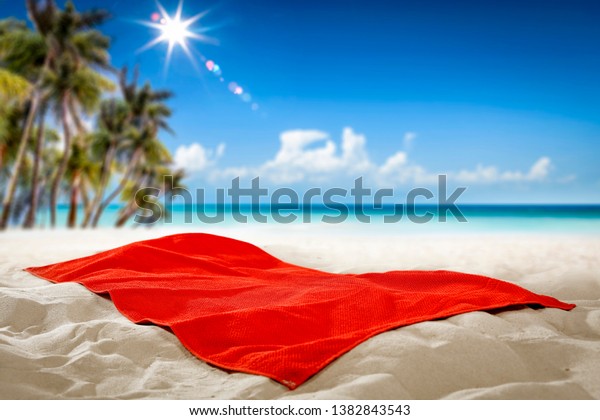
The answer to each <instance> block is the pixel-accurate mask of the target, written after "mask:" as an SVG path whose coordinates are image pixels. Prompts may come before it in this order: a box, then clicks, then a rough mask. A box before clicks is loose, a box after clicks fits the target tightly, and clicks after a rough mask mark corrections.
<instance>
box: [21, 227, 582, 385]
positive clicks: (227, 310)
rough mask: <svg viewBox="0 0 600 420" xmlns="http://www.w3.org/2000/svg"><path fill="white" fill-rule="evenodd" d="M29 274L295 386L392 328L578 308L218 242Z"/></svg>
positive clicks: (113, 254)
mask: <svg viewBox="0 0 600 420" xmlns="http://www.w3.org/2000/svg"><path fill="white" fill-rule="evenodd" d="M26 270H27V271H29V272H30V273H32V274H34V275H36V276H39V277H42V278H44V279H47V280H50V281H52V282H56V283H62V282H77V283H81V284H83V285H84V286H85V287H87V288H88V289H90V290H92V291H93V292H96V293H109V294H110V296H111V298H112V300H113V302H114V304H115V306H116V307H117V309H118V310H119V311H120V312H121V313H123V315H125V316H126V317H127V318H129V319H130V320H132V321H133V322H137V323H141V322H151V323H154V324H157V325H162V326H168V327H170V328H171V329H172V331H173V332H174V333H175V335H176V336H177V337H178V338H179V339H180V340H181V342H182V343H183V345H184V346H185V347H187V348H188V349H189V351H190V352H192V353H193V354H194V355H196V356H197V357H198V358H200V359H202V360H204V361H206V362H208V363H211V364H213V365H216V366H218V367H221V368H225V369H228V370H232V371H239V372H246V373H252V374H259V375H264V376H267V377H269V378H272V379H274V380H276V381H278V382H280V383H282V384H284V385H285V386H287V387H288V388H290V389H294V388H296V387H298V386H299V385H301V384H302V383H303V382H305V381H306V380H307V379H309V378H310V377H311V376H312V375H314V374H315V373H317V372H318V371H319V370H320V369H322V368H323V367H325V366H326V365H327V364H328V363H330V362H332V361H333V360H335V359H336V358H337V357H339V356H340V355H342V354H344V353H345V352H347V351H349V350H350V349H352V348H353V347H355V346H356V345H358V344H359V343H361V342H363V341H365V340H366V339H368V338H369V337H372V336H374V335H376V334H378V333H381V332H383V331H387V330H390V329H392V328H397V327H400V326H404V325H409V324H414V323H416V322H421V321H427V320H433V319H439V318H446V317H449V316H452V315H457V314H461V313H465V312H471V311H477V310H491V309H499V308H507V307H511V306H515V305H541V306H545V307H550V308H559V309H564V310H570V309H572V308H573V307H574V306H575V305H571V304H568V303H564V302H561V301H559V300H557V299H554V298H552V297H549V296H543V295H538V294H535V293H532V292H530V291H528V290H526V289H523V288H521V287H519V286H516V285H514V284H511V283H507V282H504V281H500V280H496V279H492V278H489V277H484V276H479V275H473V274H464V273H457V272H451V271H390V272H386V273H367V274H332V273H326V272H322V271H317V270H312V269H309V268H305V267H299V266H296V265H292V264H288V263H286V262H283V261H281V260H279V259H277V258H275V257H273V256H271V255H269V254H268V253H266V252H264V251H262V250H261V249H259V248H257V247H256V246H254V245H251V244H249V243H246V242H241V241H238V240H234V239H230V238H224V237H220V236H215V235H208V234H181V235H173V236H167V237H163V238H159V239H153V240H148V241H142V242H135V243H132V244H129V245H126V246H123V247H119V248H115V249H112V250H109V251H106V252H102V253H99V254H96V255H92V256H89V257H85V258H79V259H76V260H72V261H67V262H63V263H58V264H53V265H48V266H45V267H32V268H27V269H26Z"/></svg>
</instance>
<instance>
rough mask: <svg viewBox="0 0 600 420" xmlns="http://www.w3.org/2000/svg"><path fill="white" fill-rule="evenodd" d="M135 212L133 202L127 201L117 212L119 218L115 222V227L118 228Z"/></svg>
mask: <svg viewBox="0 0 600 420" xmlns="http://www.w3.org/2000/svg"><path fill="white" fill-rule="evenodd" d="M133 213H135V202H129V203H128V204H127V205H126V206H125V207H124V208H123V210H122V211H121V213H120V214H119V218H118V219H117V222H116V223H115V227H117V228H120V227H123V225H125V223H127V221H128V220H129V219H130V218H131V216H132V215H133Z"/></svg>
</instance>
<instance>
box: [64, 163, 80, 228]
mask: <svg viewBox="0 0 600 420" xmlns="http://www.w3.org/2000/svg"><path fill="white" fill-rule="evenodd" d="M80 183H81V174H80V173H79V171H77V172H76V173H75V174H73V185H72V186H71V198H70V200H69V202H70V205H69V216H68V218H67V226H68V227H69V228H70V229H73V228H74V227H75V225H76V224H77V200H78V197H79V185H80Z"/></svg>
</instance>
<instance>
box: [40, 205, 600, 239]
mask: <svg viewBox="0 0 600 420" xmlns="http://www.w3.org/2000/svg"><path fill="white" fill-rule="evenodd" d="M458 209H459V211H460V213H461V214H460V215H459V214H457V213H456V212H454V213H453V212H452V211H451V210H449V209H443V208H442V209H439V208H437V207H436V206H416V207H414V208H409V209H407V208H402V209H397V208H394V207H392V206H386V207H383V208H379V209H375V208H365V209H364V210H362V211H361V210H357V209H355V208H354V207H353V206H347V207H346V209H341V208H328V207H325V206H324V205H312V206H303V207H302V208H300V209H297V210H284V209H279V210H277V209H274V208H270V207H269V206H255V207H253V206H251V205H240V206H239V208H233V207H231V206H222V207H220V206H217V205H215V204H213V205H205V206H204V207H203V208H201V209H200V214H199V213H198V211H197V210H198V209H196V208H191V207H185V206H183V205H179V206H178V205H175V206H173V208H172V210H171V211H170V212H169V213H168V214H167V217H163V218H162V219H161V220H160V221H158V222H156V223H153V224H149V223H136V222H135V221H133V220H131V221H130V222H129V223H128V225H129V226H136V225H137V226H154V227H166V228H168V227H174V228H178V229H181V228H189V229H190V230H201V229H208V228H216V227H219V226H226V227H229V228H233V227H236V226H248V225H255V226H261V225H265V226H270V227H273V226H282V227H285V226H290V225H293V226H302V225H306V224H309V225H319V224H320V225H329V226H338V228H339V229H344V228H349V229H350V228H351V229H361V230H365V231H373V232H374V233H390V234H399V233H416V234H420V233H483V232H524V233H527V232H531V233H534V232H535V233H576V234H585V235H600V205H472V204H471V205H460V206H459V207H458ZM67 212H68V208H67V206H59V209H58V224H59V226H60V225H62V226H64V224H65V222H66V217H67ZM118 212H119V206H118V205H112V206H109V207H108V208H107V210H106V211H105V213H104V215H103V217H102V219H101V221H100V226H101V227H110V226H113V225H114V222H115V220H116V218H117V214H118ZM394 214H395V215H396V216H395V217H394V218H390V216H393V215H394ZM140 215H143V213H142V212H141V211H140ZM444 215H445V218H444ZM461 216H462V217H461ZM207 218H210V220H207ZM81 219H82V214H81V211H80V214H79V215H78V220H79V221H81ZM48 221H49V216H48V214H46V213H44V214H42V215H40V222H41V225H42V226H47V225H48Z"/></svg>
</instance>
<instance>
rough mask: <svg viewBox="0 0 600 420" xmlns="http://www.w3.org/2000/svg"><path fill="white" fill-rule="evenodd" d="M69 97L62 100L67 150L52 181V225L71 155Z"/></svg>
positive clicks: (54, 223)
mask: <svg viewBox="0 0 600 420" xmlns="http://www.w3.org/2000/svg"><path fill="white" fill-rule="evenodd" d="M67 110H68V99H67V97H66V96H65V97H64V98H63V100H62V106H61V120H62V126H63V135H64V138H65V150H64V152H63V156H62V159H61V161H60V165H59V166H58V171H57V172H56V176H55V177H54V180H53V181H52V188H51V190H50V226H51V227H55V226H56V207H57V202H58V192H59V190H60V184H61V182H62V179H63V177H64V175H65V172H66V171H67V166H68V164H69V157H70V155H71V128H70V127H69V121H68V118H67V117H68V111H67Z"/></svg>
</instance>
